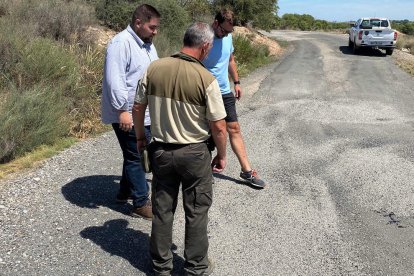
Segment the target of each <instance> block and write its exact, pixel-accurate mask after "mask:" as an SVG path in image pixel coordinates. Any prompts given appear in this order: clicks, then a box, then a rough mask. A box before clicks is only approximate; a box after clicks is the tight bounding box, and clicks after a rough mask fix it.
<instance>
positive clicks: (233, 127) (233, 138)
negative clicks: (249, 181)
mask: <svg viewBox="0 0 414 276" xmlns="http://www.w3.org/2000/svg"><path fill="white" fill-rule="evenodd" d="M226 127H227V133H228V134H229V140H230V145H231V149H232V150H233V152H234V154H236V156H237V159H238V160H239V163H240V166H241V169H242V171H243V172H248V171H250V170H251V169H252V168H251V167H250V163H249V160H248V159H247V153H246V147H245V145H244V141H243V137H242V134H241V131H240V124H239V122H227V123H226Z"/></svg>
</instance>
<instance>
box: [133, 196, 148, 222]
mask: <svg viewBox="0 0 414 276" xmlns="http://www.w3.org/2000/svg"><path fill="white" fill-rule="evenodd" d="M131 216H133V217H137V218H143V219H146V220H152V203H151V200H150V199H148V200H147V202H145V204H144V205H143V206H141V207H134V209H132V212H131Z"/></svg>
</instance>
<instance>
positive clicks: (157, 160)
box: [132, 23, 227, 275]
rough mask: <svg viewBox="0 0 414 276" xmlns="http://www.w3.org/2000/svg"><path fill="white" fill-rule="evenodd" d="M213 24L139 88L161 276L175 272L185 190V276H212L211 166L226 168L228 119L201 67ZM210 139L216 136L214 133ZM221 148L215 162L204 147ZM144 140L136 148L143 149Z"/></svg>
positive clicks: (137, 115)
mask: <svg viewBox="0 0 414 276" xmlns="http://www.w3.org/2000/svg"><path fill="white" fill-rule="evenodd" d="M213 36H214V34H213V30H212V29H211V27H210V26H209V25H208V24H205V23H194V24H193V25H191V26H190V27H189V28H188V29H187V31H186V32H185V35H184V46H183V48H182V49H181V51H180V52H179V53H177V54H175V55H173V56H171V57H168V58H164V59H160V60H157V61H155V62H153V63H152V64H151V65H150V66H149V68H148V70H147V73H146V75H145V76H144V78H143V79H142V83H141V84H140V86H139V90H138V92H137V95H136V97H135V105H134V108H133V111H132V115H133V118H134V123H135V131H136V133H137V136H138V137H142V138H143V137H144V133H145V132H144V128H143V127H142V122H143V120H144V113H145V109H146V107H147V105H148V107H149V111H150V115H151V121H152V124H151V133H152V135H153V140H154V141H153V142H151V144H149V147H148V152H149V156H150V160H151V164H152V170H153V180H152V202H153V214H154V217H153V220H152V231H151V244H150V249H151V256H152V261H153V267H154V272H155V274H156V275H170V274H171V271H172V269H173V254H172V252H171V245H172V228H173V221H174V213H175V210H176V207H177V200H178V193H179V188H180V184H181V185H182V194H183V206H184V211H185V251H184V257H185V264H184V269H185V275H210V274H211V272H212V263H211V262H210V261H209V259H208V254H207V253H208V236H207V223H208V210H209V208H210V206H211V204H212V192H213V191H212V182H213V176H212V172H211V166H212V167H213V170H214V171H216V172H221V171H222V170H223V169H224V167H225V165H226V136H227V135H226V123H225V121H224V120H223V119H224V117H226V112H225V110H224V106H223V101H222V97H221V94H220V88H219V85H218V82H217V80H216V79H215V78H214V77H213V76H212V75H211V74H210V73H209V72H208V70H207V69H205V67H204V66H203V64H202V63H201V60H203V59H204V58H205V57H206V55H207V54H208V51H209V50H210V48H211V45H212V42H213ZM210 133H211V134H210ZM210 135H212V136H213V139H214V141H215V143H216V145H217V155H216V156H215V157H214V159H213V161H211V154H210V152H209V150H208V148H207V144H206V141H207V140H208V139H209V137H210ZM145 144H146V141H145V139H142V140H139V141H138V147H139V148H140V149H141V148H142V147H144V146H145Z"/></svg>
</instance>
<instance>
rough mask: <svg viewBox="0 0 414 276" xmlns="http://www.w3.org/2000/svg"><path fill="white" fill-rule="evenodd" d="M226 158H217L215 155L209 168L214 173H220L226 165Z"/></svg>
mask: <svg viewBox="0 0 414 276" xmlns="http://www.w3.org/2000/svg"><path fill="white" fill-rule="evenodd" d="M226 163H227V161H226V158H219V157H218V156H217V155H216V156H215V157H214V159H213V161H212V162H211V169H212V170H213V172H214V173H221V172H222V171H223V170H224V168H225V167H226Z"/></svg>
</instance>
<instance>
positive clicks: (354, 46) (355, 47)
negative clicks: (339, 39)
mask: <svg viewBox="0 0 414 276" xmlns="http://www.w3.org/2000/svg"><path fill="white" fill-rule="evenodd" d="M352 44H353V45H352V53H353V54H354V55H356V54H358V52H359V49H358V47H357V46H356V44H355V42H354V43H352Z"/></svg>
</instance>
